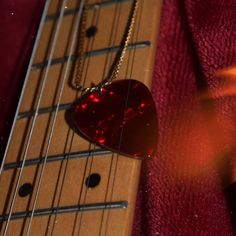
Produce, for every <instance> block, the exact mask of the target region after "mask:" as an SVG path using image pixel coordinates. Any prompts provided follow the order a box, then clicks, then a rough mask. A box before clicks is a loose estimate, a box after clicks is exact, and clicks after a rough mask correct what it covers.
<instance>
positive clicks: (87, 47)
mask: <svg viewBox="0 0 236 236" xmlns="http://www.w3.org/2000/svg"><path fill="white" fill-rule="evenodd" d="M86 4H87V1H85V6H86ZM85 11H87V10H85ZM95 13H96V8H95ZM83 15H84V13H83V14H82V19H81V21H82V22H81V23H82V24H84V23H83V18H84V17H83ZM93 15H94V16H93V20H92V22H94V17H95V18H96V16H95V15H96V14H93ZM92 25H96V24H92ZM80 27H81V26H80ZM91 41H92V42H91ZM92 48H93V40H91V39H90V38H89V39H88V43H87V46H86V50H85V51H89V50H92ZM80 56H82V55H79V57H80ZM88 61H90V58H89V60H88ZM87 64H89V63H87ZM85 67H86V69H85V76H84V77H87V73H88V65H85V60H82V63H81V72H82V73H83V72H84V68H85ZM82 83H83V84H84V83H85V80H84V81H83V82H82ZM83 86H84V85H83ZM79 94H81V92H80V91H77V92H76V95H75V100H77V99H78V97H79ZM70 131H71V132H72V137H71V142H70V143H71V145H70V147H69V150H68V151H69V153H70V152H71V148H72V143H73V140H74V136H75V134H76V133H75V131H74V130H73V129H70ZM66 141H68V140H66ZM88 151H89V152H90V151H91V143H90V144H89V148H88ZM88 155H89V154H88ZM88 157H89V156H88ZM88 157H86V163H85V168H84V173H83V176H85V170H86V166H87V164H88V163H87V162H88ZM69 161H70V160H69V159H68V158H66V167H65V170H64V174H63V177H62V178H63V180H62V184H61V187H60V190H59V192H60V193H59V198H58V203H57V208H58V207H59V204H60V199H61V195H62V191H63V186H64V180H65V178H66V174H67V172H68V164H69ZM81 182H82V183H81V186H82V185H83V182H84V180H83V178H82V181H81ZM56 191H57V190H56ZM80 194H81V190H80ZM80 194H79V195H80ZM79 202H80V198H79V200H78V205H79ZM77 216H78V213H76V216H75V219H77ZM56 221H57V214H55V217H54V223H53V225H52V227H53V228H52V232H51V234H53V232H54V229H55V222H56ZM72 234H74V231H73V233H72Z"/></svg>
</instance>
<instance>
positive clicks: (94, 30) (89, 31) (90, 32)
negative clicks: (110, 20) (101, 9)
mask: <svg viewBox="0 0 236 236" xmlns="http://www.w3.org/2000/svg"><path fill="white" fill-rule="evenodd" d="M97 31H98V29H97V27H96V26H91V27H89V28H88V29H87V31H86V37H87V38H91V37H94V36H95V34H96V33H97Z"/></svg>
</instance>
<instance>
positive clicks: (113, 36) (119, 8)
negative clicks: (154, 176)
mask: <svg viewBox="0 0 236 236" xmlns="http://www.w3.org/2000/svg"><path fill="white" fill-rule="evenodd" d="M121 11H122V5H121V3H117V4H116V9H115V15H114V18H113V19H114V20H113V23H112V29H115V30H113V31H112V32H111V37H110V40H109V47H110V46H111V45H114V44H115V40H116V38H117V33H118V26H119V20H120V16H121ZM112 62H113V60H112V54H108V55H107V57H106V62H105V64H104V70H103V71H104V72H103V76H105V72H106V71H107V73H109V68H111V66H112ZM113 162H114V153H112V154H111V161H110V165H109V172H108V179H107V184H106V192H105V202H106V199H107V194H108V193H107V192H108V188H109V184H110V179H111V178H110V176H111V172H112V167H113ZM104 211H105V210H102V216H101V223H100V226H99V235H100V234H101V230H102V222H103V218H104Z"/></svg>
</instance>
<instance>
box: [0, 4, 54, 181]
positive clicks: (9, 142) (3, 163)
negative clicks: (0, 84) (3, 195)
mask: <svg viewBox="0 0 236 236" xmlns="http://www.w3.org/2000/svg"><path fill="white" fill-rule="evenodd" d="M50 2H51V0H47V1H46V2H45V6H44V9H43V13H42V16H41V20H40V23H39V27H38V33H37V36H36V39H35V43H34V46H33V50H32V54H31V57H30V60H29V66H28V69H27V71H26V75H25V80H24V84H23V86H22V92H21V95H20V98H19V102H18V105H17V109H16V113H15V116H14V120H13V122H12V127H11V131H10V134H9V138H8V141H7V145H6V148H5V151H4V155H3V158H2V162H1V166H0V180H1V176H2V172H3V170H4V165H5V163H6V158H7V154H8V151H9V147H10V144H11V142H12V139H13V132H14V130H15V126H16V121H17V117H18V114H19V111H20V106H21V103H22V100H23V95H24V92H25V88H26V85H27V83H28V80H29V75H30V71H31V66H32V64H33V60H34V56H35V53H36V50H37V48H38V44H39V40H40V37H41V33H42V30H43V26H44V22H45V20H46V16H47V11H48V7H49V4H50Z"/></svg>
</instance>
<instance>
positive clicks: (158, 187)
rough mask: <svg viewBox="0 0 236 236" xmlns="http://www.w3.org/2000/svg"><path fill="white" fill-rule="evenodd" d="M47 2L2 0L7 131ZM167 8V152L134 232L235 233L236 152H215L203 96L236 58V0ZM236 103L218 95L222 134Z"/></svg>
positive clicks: (151, 165)
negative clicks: (201, 100)
mask: <svg viewBox="0 0 236 236" xmlns="http://www.w3.org/2000/svg"><path fill="white" fill-rule="evenodd" d="M42 2H43V1H32V0H3V1H1V8H0V16H1V17H0V31H1V32H0V35H1V36H0V51H1V55H2V57H1V63H0V75H1V77H0V107H1V113H0V134H1V137H2V135H3V134H4V132H6V130H7V128H6V127H9V126H6V123H7V122H8V118H9V117H11V112H10V111H12V109H11V108H12V107H14V105H15V104H16V102H15V100H16V97H17V96H18V92H17V91H18V89H19V85H20V84H21V77H22V74H24V70H25V67H24V65H25V62H26V61H27V56H28V54H29V51H30V50H29V49H30V45H31V42H32V38H33V36H34V35H35V34H34V30H35V22H37V21H38V16H39V14H40V9H41V6H42V5H41V4H42ZM12 12H13V13H14V14H13V15H12V14H11V13H12ZM162 12H163V15H162V20H161V31H160V36H159V43H158V51H157V59H156V67H155V76H154V81H153V95H154V98H155V100H156V105H157V109H158V119H159V132H160V133H159V144H158V150H159V151H158V156H157V157H156V158H155V159H154V160H152V161H147V162H144V163H143V169H142V175H141V182H140V191H139V194H138V201H137V209H136V218H135V223H134V230H133V235H135V236H138V235H148V236H149V235H168V236H169V235H190V236H192V235H233V234H234V232H235V230H234V227H233V222H232V220H233V218H232V215H233V214H234V208H233V207H234V206H235V205H234V204H231V203H232V202H231V200H234V199H236V197H235V198H234V195H232V193H233V191H231V190H234V185H230V188H228V189H226V187H227V186H228V185H229V183H231V182H233V181H234V179H233V178H232V175H231V170H232V162H233V158H234V156H235V155H234V150H231V149H230V152H227V153H220V154H221V158H217V159H216V158H215V154H216V151H215V149H214V147H216V146H214V142H213V144H212V142H211V141H212V140H211V139H212V130H209V127H210V128H211V127H215V126H214V122H209V120H208V119H207V118H208V116H206V115H207V114H206V112H205V110H206V108H207V107H208V106H205V105H204V104H202V103H199V102H197V101H196V97H197V95H198V94H199V91H200V90H204V89H205V88H206V87H208V88H210V89H214V88H218V87H219V86H220V85H219V80H218V78H216V77H215V72H216V71H217V70H218V69H220V68H224V67H226V66H230V65H233V64H236V48H235V42H236V17H235V14H236V1H235V0H198V1H195V0H165V1H164V6H163V11H162ZM33 25H34V27H32V26H33ZM235 105H236V103H235V98H234V97H233V98H221V99H217V100H216V101H214V108H215V110H216V112H217V116H218V115H220V118H219V120H220V121H222V120H223V121H224V122H221V123H220V125H221V126H220V128H219V130H217V131H216V132H213V134H214V135H215V136H219V137H220V138H221V136H222V137H225V136H224V135H225V133H224V132H223V131H224V129H227V130H230V132H231V131H232V130H231V129H233V127H234V125H232V124H233V123H232V122H234V117H235ZM13 110H14V109H13ZM225 117H226V118H227V120H225ZM210 121H212V120H211V119H210ZM226 121H227V122H226ZM212 123H213V124H212ZM212 125H213V126H212ZM217 134H218V135H217ZM227 134H228V133H227ZM227 138H228V136H227V135H226V139H225V140H226V142H225V143H224V142H223V143H224V144H225V145H226V146H227V144H228V140H230V141H231V139H230V138H229V139H227ZM1 140H2V139H1ZM219 140H221V139H219ZM230 141H229V142H230ZM217 142H218V139H217ZM217 142H216V143H217ZM0 146H1V147H2V142H1V143H0ZM212 146H213V148H212ZM229 146H230V147H231V143H230V145H229ZM217 148H218V147H217ZM217 148H216V149H217ZM217 150H218V149H217ZM220 150H222V149H220ZM227 150H229V149H227ZM226 190H230V191H231V194H229V195H228V194H226Z"/></svg>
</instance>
